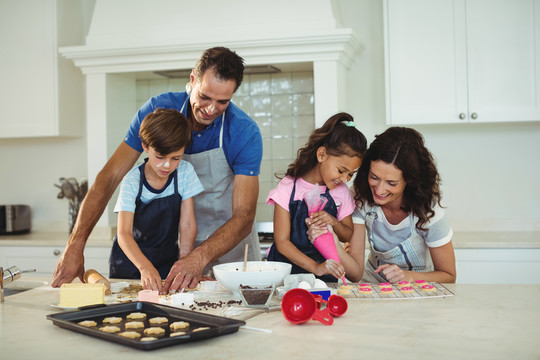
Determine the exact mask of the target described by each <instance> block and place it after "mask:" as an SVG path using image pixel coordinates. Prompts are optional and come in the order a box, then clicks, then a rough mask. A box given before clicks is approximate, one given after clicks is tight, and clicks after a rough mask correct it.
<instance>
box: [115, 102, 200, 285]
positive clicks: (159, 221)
mask: <svg viewBox="0 0 540 360" xmlns="http://www.w3.org/2000/svg"><path fill="white" fill-rule="evenodd" d="M139 136H140V138H141V141H142V145H143V149H144V151H145V152H146V153H147V154H148V158H147V159H145V162H144V164H142V165H141V166H138V167H136V168H134V169H132V170H131V171H130V172H128V173H127V174H126V176H125V177H124V179H123V180H122V183H121V185H120V193H119V195H118V200H117V203H116V206H115V208H114V211H115V212H117V213H118V231H117V236H116V237H115V239H114V243H113V248H112V250H111V256H110V259H109V264H110V265H109V267H110V276H111V278H124V279H139V278H140V279H141V281H142V286H143V288H144V289H149V290H159V291H162V284H161V279H164V278H166V277H167V275H168V274H169V270H170V269H171V266H172V265H173V264H174V263H175V261H177V260H178V259H179V258H183V257H185V256H186V255H187V254H189V252H190V251H191V250H192V249H193V245H194V243H195V236H196V234H197V223H196V221H195V211H194V207H193V196H195V195H197V194H199V193H200V192H202V191H203V187H202V185H201V183H200V181H199V178H198V177H197V175H196V174H195V171H194V170H193V167H192V166H191V164H189V163H188V162H185V161H182V155H183V154H184V149H185V147H186V145H188V144H189V142H190V140H191V130H190V127H189V124H188V121H187V119H186V117H185V116H184V115H182V114H181V113H180V112H178V111H177V110H169V109H156V110H155V111H154V112H152V113H150V114H148V115H147V116H146V117H145V118H144V120H143V122H142V124H141V128H140V131H139ZM179 231H180V233H179ZM179 235H180V236H179Z"/></svg>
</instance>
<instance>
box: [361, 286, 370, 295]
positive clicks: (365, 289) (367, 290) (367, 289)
mask: <svg viewBox="0 0 540 360" xmlns="http://www.w3.org/2000/svg"><path fill="white" fill-rule="evenodd" d="M358 292H359V293H361V294H371V293H372V292H373V289H372V288H371V286H364V287H359V288H358Z"/></svg>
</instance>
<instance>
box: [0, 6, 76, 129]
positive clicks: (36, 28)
mask: <svg viewBox="0 0 540 360" xmlns="http://www.w3.org/2000/svg"><path fill="white" fill-rule="evenodd" d="M82 6H83V5H82V2H81V1H80V0H79V1H69V0H7V1H1V2H0V34H1V36H0V49H1V50H0V51H1V55H0V79H2V80H1V82H0V108H2V116H0V138H21V137H49V136H82V134H83V126H84V88H83V84H84V78H83V75H82V73H81V71H80V70H79V69H77V68H76V67H75V66H74V65H73V63H72V62H71V61H68V60H67V59H64V58H62V57H61V56H60V55H59V53H58V47H59V46H62V45H68V44H80V43H82V41H84V36H83V29H82V25H81V21H80V19H81V15H80V13H81V11H82Z"/></svg>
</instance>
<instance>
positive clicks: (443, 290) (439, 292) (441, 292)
mask: <svg viewBox="0 0 540 360" xmlns="http://www.w3.org/2000/svg"><path fill="white" fill-rule="evenodd" d="M427 284H428V285H433V286H434V287H435V291H424V290H422V288H421V287H419V286H414V285H411V286H412V288H413V292H412V293H402V292H401V290H400V287H399V286H397V285H392V289H393V290H394V291H393V292H392V293H390V294H382V293H381V289H380V288H379V284H370V285H371V288H372V289H373V291H372V292H371V294H364V293H361V292H360V291H359V290H358V284H356V283H352V284H348V285H352V286H353V288H352V289H351V294H347V295H341V294H340V295H341V296H343V297H345V298H346V299H347V300H397V299H426V298H434V297H445V296H454V293H453V292H452V291H450V290H449V289H448V288H447V287H446V286H444V285H443V284H440V283H438V282H430V283H427ZM329 287H332V288H335V289H339V287H340V283H334V284H329Z"/></svg>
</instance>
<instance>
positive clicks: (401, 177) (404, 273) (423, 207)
mask: <svg viewBox="0 0 540 360" xmlns="http://www.w3.org/2000/svg"><path fill="white" fill-rule="evenodd" d="M439 186H440V177H439V173H438V171H437V167H436V166H435V162H434V160H433V157H432V155H431V153H430V152H429V150H428V149H427V148H426V147H425V145H424V139H423V137H422V135H421V134H420V133H419V132H417V131H416V130H413V129H410V128H404V127H391V128H389V129H387V130H386V131H385V132H383V133H382V134H380V135H378V136H376V138H375V140H374V141H373V143H372V144H371V145H370V147H369V149H368V150H367V152H366V156H365V157H364V161H363V163H362V166H361V167H360V170H359V171H358V174H357V176H356V179H355V181H354V190H355V193H356V195H355V200H356V201H357V208H356V210H355V212H354V213H353V222H354V233H353V238H352V239H351V243H352V244H354V245H355V246H356V247H358V246H361V247H362V248H363V247H364V244H365V235H366V229H367V236H368V241H369V245H370V255H369V257H368V259H367V261H366V263H365V271H364V276H363V279H364V281H368V282H384V281H389V282H391V283H397V282H399V281H403V280H405V281H409V282H412V281H414V280H426V281H436V282H440V283H453V282H455V281H456V264H455V255H454V248H453V245H452V235H453V232H452V229H451V228H450V225H449V223H448V220H447V218H446V216H445V212H444V209H443V208H442V207H441V204H440V202H441V192H440V188H439ZM357 251H358V250H357Z"/></svg>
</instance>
